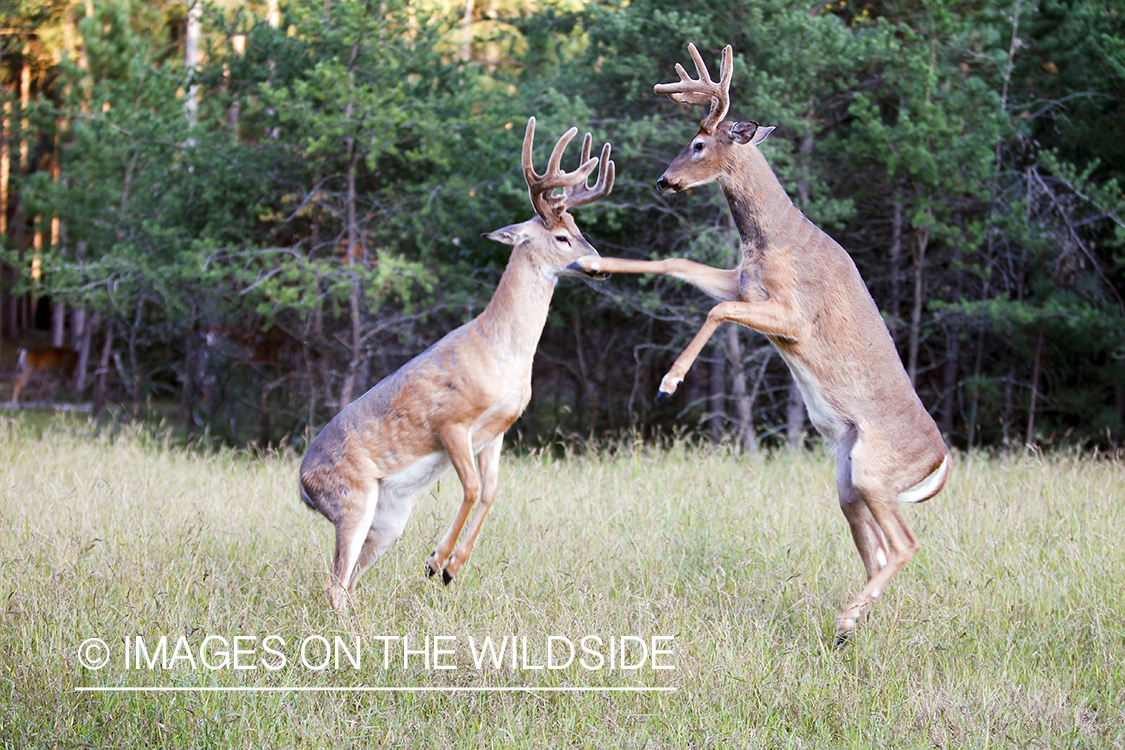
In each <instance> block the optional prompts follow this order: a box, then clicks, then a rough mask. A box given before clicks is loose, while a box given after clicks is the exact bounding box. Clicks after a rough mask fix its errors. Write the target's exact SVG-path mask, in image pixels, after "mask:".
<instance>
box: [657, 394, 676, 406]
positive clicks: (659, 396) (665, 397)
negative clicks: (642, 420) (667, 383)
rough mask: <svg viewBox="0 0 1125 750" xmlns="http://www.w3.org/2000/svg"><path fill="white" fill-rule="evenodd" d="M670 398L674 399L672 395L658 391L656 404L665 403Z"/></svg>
mask: <svg viewBox="0 0 1125 750" xmlns="http://www.w3.org/2000/svg"><path fill="white" fill-rule="evenodd" d="M670 398H672V394H671V393H665V392H664V391H657V392H656V403H658V404H659V403H661V402H663V401H667V400H668V399H670Z"/></svg>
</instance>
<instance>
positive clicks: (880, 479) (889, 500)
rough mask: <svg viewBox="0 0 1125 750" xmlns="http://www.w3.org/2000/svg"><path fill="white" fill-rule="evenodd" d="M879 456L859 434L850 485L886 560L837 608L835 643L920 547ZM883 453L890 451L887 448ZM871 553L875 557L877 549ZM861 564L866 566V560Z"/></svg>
mask: <svg viewBox="0 0 1125 750" xmlns="http://www.w3.org/2000/svg"><path fill="white" fill-rule="evenodd" d="M878 455H880V454H879V452H876V451H872V450H871V446H868V445H866V444H865V443H864V441H863V439H862V437H861V438H860V440H859V442H857V444H856V447H855V448H854V449H853V450H852V454H851V458H852V462H853V464H852V485H853V486H854V487H855V489H856V491H857V493H858V494H859V496H860V499H861V500H862V501H863V504H864V505H865V506H867V510H868V512H869V513H870V514H871V517H872V518H873V519H874V520H875V523H876V524H877V525H878V527H879V530H880V531H881V532H882V535H883V538H884V539H885V540H886V557H887V561H886V564H885V565H883V566H881V567H880V568H879V569H878V570H877V571H875V574H874V575H869V577H868V579H867V583H866V584H865V585H864V586H863V588H862V589H860V591H859V593H858V594H856V595H855V596H854V597H852V599H851V601H849V602H848V604H847V605H846V606H845V607H844V608H843V609H842V610H840V614H839V616H838V618H837V621H836V639H837V643H843V642H846V641H847V639H848V638H849V637H850V636H851V635H852V633H854V632H855V627H856V622H857V621H858V619H859V616H860V614H862V612H863V611H864V610H865V609H867V608H869V607H870V606H872V605H873V604H874V603H875V601H876V600H877V599H878V598H879V597H880V596H882V594H883V592H884V591H886V590H887V585H888V584H889V583H890V581H891V579H892V578H894V577H895V574H897V573H898V572H899V571H900V570H902V568H903V566H905V565H906V563H907V562H909V561H910V558H912V557H914V554H915V553H916V552H917V551H918V549H919V548H920V547H921V544H920V543H919V542H918V538H917V537H916V536H914V532H912V531H911V530H910V525H909V524H908V523H907V522H906V518H905V517H904V516H903V514H902V509H901V508H900V507H899V500H898V492H897V491H896V490H895V489H894V488H893V487H892V476H893V470H891V467H889V466H887V465H886V464H887V462H886V459H883V460H879V458H877V456H878ZM882 455H890V453H889V451H886V452H883V453H882ZM884 468H886V469H887V470H883V469H884ZM857 515H858V514H857ZM849 520H850V519H849ZM861 554H863V553H862V551H861ZM873 554H874V556H875V557H876V558H877V557H878V552H875V553H873ZM864 565H865V567H866V566H867V561H866V560H865V561H864Z"/></svg>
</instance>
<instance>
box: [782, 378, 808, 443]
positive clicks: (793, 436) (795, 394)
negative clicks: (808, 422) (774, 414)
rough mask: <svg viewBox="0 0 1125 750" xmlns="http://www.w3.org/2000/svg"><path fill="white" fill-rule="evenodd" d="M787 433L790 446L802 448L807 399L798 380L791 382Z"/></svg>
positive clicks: (786, 421)
mask: <svg viewBox="0 0 1125 750" xmlns="http://www.w3.org/2000/svg"><path fill="white" fill-rule="evenodd" d="M785 435H786V439H787V440H788V442H789V447H790V448H800V447H801V446H803V445H804V444H805V399H804V397H803V396H802V395H801V389H800V388H798V387H797V381H796V380H792V381H790V383H789V398H788V405H787V406H786V409H785Z"/></svg>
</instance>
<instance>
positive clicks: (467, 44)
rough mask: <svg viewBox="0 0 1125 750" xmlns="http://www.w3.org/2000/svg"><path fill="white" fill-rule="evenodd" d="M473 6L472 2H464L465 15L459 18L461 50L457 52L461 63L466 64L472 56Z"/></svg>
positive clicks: (471, 0)
mask: <svg viewBox="0 0 1125 750" xmlns="http://www.w3.org/2000/svg"><path fill="white" fill-rule="evenodd" d="M473 6H474V2H473V0H465V13H464V14H463V15H462V16H461V48H460V49H459V50H458V51H457V58H458V59H459V60H460V61H461V62H468V61H469V59H470V58H471V57H472V56H473V10H474V8H473Z"/></svg>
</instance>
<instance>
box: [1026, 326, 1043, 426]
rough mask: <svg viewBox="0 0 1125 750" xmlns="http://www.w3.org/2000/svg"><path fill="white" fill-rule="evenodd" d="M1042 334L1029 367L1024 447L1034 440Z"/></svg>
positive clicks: (1041, 359)
mask: <svg viewBox="0 0 1125 750" xmlns="http://www.w3.org/2000/svg"><path fill="white" fill-rule="evenodd" d="M1043 339H1044V336H1043V332H1042V331H1040V332H1039V338H1038V339H1036V341H1035V362H1034V363H1033V364H1032V366H1031V406H1029V407H1028V410H1027V437H1026V438H1025V439H1024V444H1025V445H1031V444H1032V443H1031V441H1032V440H1033V439H1034V438H1035V407H1036V403H1037V402H1038V400H1039V373H1040V371H1041V369H1042V363H1043Z"/></svg>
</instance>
